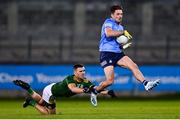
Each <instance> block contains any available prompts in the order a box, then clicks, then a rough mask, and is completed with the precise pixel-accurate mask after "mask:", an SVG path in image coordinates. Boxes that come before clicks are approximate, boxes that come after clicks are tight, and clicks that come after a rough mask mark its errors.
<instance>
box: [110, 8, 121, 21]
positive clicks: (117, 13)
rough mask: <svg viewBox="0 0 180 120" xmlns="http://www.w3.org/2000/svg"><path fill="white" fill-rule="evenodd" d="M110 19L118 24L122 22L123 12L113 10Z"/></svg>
mask: <svg viewBox="0 0 180 120" xmlns="http://www.w3.org/2000/svg"><path fill="white" fill-rule="evenodd" d="M111 17H112V18H113V19H114V20H115V21H116V22H118V23H120V22H121V21H122V18H123V11H122V10H115V12H114V13H113V14H111Z"/></svg>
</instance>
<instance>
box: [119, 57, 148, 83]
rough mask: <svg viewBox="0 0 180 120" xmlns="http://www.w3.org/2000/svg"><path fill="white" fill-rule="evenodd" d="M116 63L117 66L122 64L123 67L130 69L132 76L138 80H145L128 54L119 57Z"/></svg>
mask: <svg viewBox="0 0 180 120" xmlns="http://www.w3.org/2000/svg"><path fill="white" fill-rule="evenodd" d="M117 64H118V65H119V66H122V67H124V68H128V69H130V70H131V71H132V73H133V75H134V77H135V78H136V79H137V80H138V81H140V82H143V81H144V80H145V78H144V75H143V74H142V73H141V71H140V70H139V68H138V66H137V65H136V64H135V63H134V62H133V61H132V60H131V59H130V58H129V57H128V56H124V57H123V58H121V59H120V60H119V61H118V62H117Z"/></svg>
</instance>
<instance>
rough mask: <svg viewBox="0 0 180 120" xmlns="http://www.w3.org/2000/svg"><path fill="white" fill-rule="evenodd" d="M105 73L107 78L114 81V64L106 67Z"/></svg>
mask: <svg viewBox="0 0 180 120" xmlns="http://www.w3.org/2000/svg"><path fill="white" fill-rule="evenodd" d="M104 73H105V76H106V79H107V80H109V81H112V82H113V81H114V66H112V65H110V66H107V67H105V68H104Z"/></svg>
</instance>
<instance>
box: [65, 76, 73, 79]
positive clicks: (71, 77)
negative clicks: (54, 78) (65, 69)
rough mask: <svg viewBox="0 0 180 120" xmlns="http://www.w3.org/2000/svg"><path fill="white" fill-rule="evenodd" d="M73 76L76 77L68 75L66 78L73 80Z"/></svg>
mask: <svg viewBox="0 0 180 120" xmlns="http://www.w3.org/2000/svg"><path fill="white" fill-rule="evenodd" d="M73 77H74V75H68V76H67V77H66V78H65V79H67V80H69V79H70V80H71V79H73Z"/></svg>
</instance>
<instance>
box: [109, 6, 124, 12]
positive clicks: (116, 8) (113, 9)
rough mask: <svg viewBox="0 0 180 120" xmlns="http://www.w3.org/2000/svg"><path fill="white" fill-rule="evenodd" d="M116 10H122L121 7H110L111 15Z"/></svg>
mask: <svg viewBox="0 0 180 120" xmlns="http://www.w3.org/2000/svg"><path fill="white" fill-rule="evenodd" d="M116 10H122V7H121V6H120V5H113V6H111V14H113V13H114V12H115V11H116Z"/></svg>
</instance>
